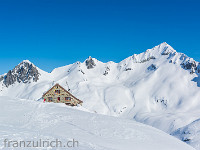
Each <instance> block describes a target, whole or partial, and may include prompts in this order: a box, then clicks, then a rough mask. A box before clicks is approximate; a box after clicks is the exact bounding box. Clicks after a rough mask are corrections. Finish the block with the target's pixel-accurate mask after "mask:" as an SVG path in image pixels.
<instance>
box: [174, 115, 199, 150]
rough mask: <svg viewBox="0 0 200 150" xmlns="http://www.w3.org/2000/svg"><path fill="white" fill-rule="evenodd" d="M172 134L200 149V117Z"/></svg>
mask: <svg viewBox="0 0 200 150" xmlns="http://www.w3.org/2000/svg"><path fill="white" fill-rule="evenodd" d="M172 135H174V136H175V137H177V138H179V139H180V140H182V141H184V142H186V143H188V144H190V145H192V146H193V147H194V148H196V149H200V142H199V141H200V119H197V120H195V121H193V122H192V123H190V124H189V125H186V126H184V127H182V128H179V129H178V130H176V131H175V132H174V133H172Z"/></svg>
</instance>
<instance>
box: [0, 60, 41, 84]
mask: <svg viewBox="0 0 200 150" xmlns="http://www.w3.org/2000/svg"><path fill="white" fill-rule="evenodd" d="M39 76H40V74H39V72H38V69H37V68H36V66H35V65H33V64H32V63H31V62H30V61H28V60H24V61H22V62H21V63H20V64H18V65H17V66H16V67H15V68H14V69H13V70H9V71H8V73H7V74H6V75H5V76H2V77H0V81H3V83H4V84H5V85H6V87H8V86H10V85H12V84H14V83H16V82H18V83H21V82H22V83H28V82H31V81H33V82H37V81H38V80H39Z"/></svg>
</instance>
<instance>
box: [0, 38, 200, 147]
mask: <svg viewBox="0 0 200 150" xmlns="http://www.w3.org/2000/svg"><path fill="white" fill-rule="evenodd" d="M55 83H59V84H60V85H61V86H63V87H64V88H66V89H67V90H68V89H70V92H71V93H72V94H73V95H75V96H76V97H77V98H79V99H80V100H82V101H83V106H82V107H81V109H82V110H84V111H88V112H92V113H97V114H103V115H108V116H115V117H119V118H121V119H122V118H123V119H130V120H131V121H132V120H135V121H138V122H141V123H144V124H147V125H150V126H153V127H155V128H158V129H160V130H162V131H164V132H166V133H168V134H171V135H173V136H175V137H178V138H179V139H180V140H182V141H184V142H186V143H188V144H191V145H192V146H193V147H195V148H196V149H197V150H200V147H199V143H200V138H196V137H197V136H196V135H197V134H198V131H200V129H199V127H198V128H197V129H195V130H193V129H192V132H191V134H190V135H191V136H192V137H194V138H191V137H190V141H189V142H188V141H187V140H184V138H183V136H185V134H184V132H182V131H183V130H182V129H184V127H187V126H188V125H190V124H192V122H194V121H195V120H198V119H200V63H199V62H196V61H195V60H193V59H192V58H190V57H188V56H186V55H185V54H183V53H179V52H177V51H176V50H174V49H173V48H172V47H171V46H170V45H168V44H167V43H165V42H164V43H161V44H160V45H158V46H155V47H154V48H152V49H148V50H146V51H145V52H143V53H141V54H134V55H133V56H130V57H128V58H126V59H124V60H122V61H121V62H119V63H115V62H112V61H110V62H107V63H103V62H101V61H98V60H97V59H95V58H91V57H89V58H88V59H86V60H85V61H84V62H82V63H81V62H75V63H74V64H70V65H66V66H63V67H59V68H55V69H54V70H53V71H52V72H51V73H48V72H45V71H43V70H41V69H39V68H38V67H37V66H35V65H34V64H32V63H31V62H30V61H28V60H24V61H23V62H21V63H20V64H19V65H17V66H16V67H15V68H14V69H13V70H11V71H9V72H8V73H7V74H4V75H2V76H0V96H8V97H11V98H13V99H15V98H18V99H28V100H35V101H40V102H42V99H41V96H42V95H43V93H44V92H46V91H47V90H48V89H49V88H51V87H52V86H53V85H54V84H55ZM30 103H32V102H31V101H30ZM48 105H50V104H48ZM52 105H53V104H52ZM50 106H51V105H50ZM190 129H191V128H188V130H190ZM178 131H179V132H178ZM188 132H189V131H188ZM176 134H177V135H176Z"/></svg>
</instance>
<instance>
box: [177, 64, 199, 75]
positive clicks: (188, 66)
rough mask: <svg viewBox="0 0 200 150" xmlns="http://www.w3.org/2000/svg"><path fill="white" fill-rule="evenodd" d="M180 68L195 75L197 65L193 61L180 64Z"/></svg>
mask: <svg viewBox="0 0 200 150" xmlns="http://www.w3.org/2000/svg"><path fill="white" fill-rule="evenodd" d="M181 66H182V67H183V68H184V69H186V70H190V74H193V73H195V71H196V70H197V64H196V62H195V61H193V62H186V63H182V64H181Z"/></svg>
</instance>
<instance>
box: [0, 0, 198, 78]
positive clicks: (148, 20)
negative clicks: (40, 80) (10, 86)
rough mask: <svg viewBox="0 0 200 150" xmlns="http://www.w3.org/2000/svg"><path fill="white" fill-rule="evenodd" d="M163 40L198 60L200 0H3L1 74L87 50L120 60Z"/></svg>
mask: <svg viewBox="0 0 200 150" xmlns="http://www.w3.org/2000/svg"><path fill="white" fill-rule="evenodd" d="M162 42H167V43H168V44H170V45H171V46H172V47H174V48H175V49H176V50H177V51H179V52H183V53H185V54H187V55H188V56H190V57H193V58H194V59H195V60H197V61H200V1H199V0H166V1H164V0H120V1H119V0H80V1H78V0H1V1H0V52H1V53H0V74H3V73H6V72H8V70H9V69H12V68H13V67H14V66H15V65H17V64H18V63H19V62H21V61H22V60H24V59H29V60H30V61H31V62H33V63H34V64H35V65H37V66H38V67H39V68H41V69H43V70H45V71H48V72H50V71H51V70H52V69H53V68H55V67H59V66H64V65H67V64H70V63H73V62H75V61H81V62H82V61H84V60H85V59H86V58H87V57H88V56H92V57H95V58H97V59H98V60H100V61H103V62H107V61H110V60H112V61H115V62H119V61H121V60H123V59H125V58H126V57H128V56H130V55H133V54H134V53H140V52H143V51H145V50H146V49H148V48H152V47H154V46H156V45H158V44H160V43H162Z"/></svg>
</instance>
